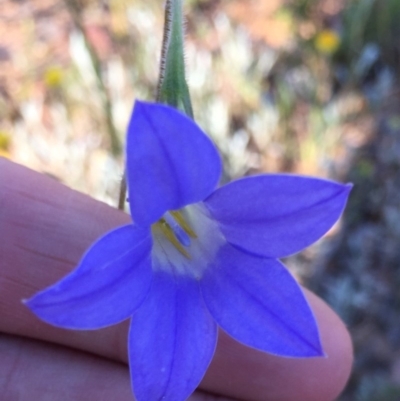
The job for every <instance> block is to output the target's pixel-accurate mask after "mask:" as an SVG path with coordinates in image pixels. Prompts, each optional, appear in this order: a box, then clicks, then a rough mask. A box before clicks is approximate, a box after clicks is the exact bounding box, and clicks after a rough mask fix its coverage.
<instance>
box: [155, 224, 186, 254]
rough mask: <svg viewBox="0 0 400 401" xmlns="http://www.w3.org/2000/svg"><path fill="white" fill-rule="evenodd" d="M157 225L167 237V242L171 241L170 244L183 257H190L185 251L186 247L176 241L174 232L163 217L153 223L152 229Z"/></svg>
mask: <svg viewBox="0 0 400 401" xmlns="http://www.w3.org/2000/svg"><path fill="white" fill-rule="evenodd" d="M157 227H158V228H159V229H160V230H161V232H162V233H163V235H164V236H165V237H166V238H167V239H168V241H169V242H171V244H172V245H174V247H175V248H176V249H177V250H178V251H179V252H180V253H181V254H182V255H183V256H185V257H187V258H188V259H190V255H189V253H188V252H187V251H186V249H185V248H184V247H183V246H182V244H181V243H180V242H179V241H178V239H177V238H176V236H175V232H174V231H173V230H172V228H171V227H170V226H169V224H167V222H166V221H165V220H164V219H161V220H160V221H159V222H158V223H156V224H155V225H153V230H157Z"/></svg>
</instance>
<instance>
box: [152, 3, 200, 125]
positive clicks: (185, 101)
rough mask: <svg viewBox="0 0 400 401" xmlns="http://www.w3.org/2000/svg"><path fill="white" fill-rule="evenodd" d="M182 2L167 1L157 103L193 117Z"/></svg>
mask: <svg viewBox="0 0 400 401" xmlns="http://www.w3.org/2000/svg"><path fill="white" fill-rule="evenodd" d="M183 18H184V17H183V4H182V0H167V4H166V9H165V23H164V36H163V45H162V50H161V63H160V76H159V81H158V89H157V101H158V102H161V103H166V104H168V105H170V106H172V107H176V108H178V109H181V110H182V111H184V112H185V113H186V114H187V115H188V116H189V117H191V118H193V109H192V103H191V100H190V93H189V88H188V85H187V83H186V72H185V54H184V23H183Z"/></svg>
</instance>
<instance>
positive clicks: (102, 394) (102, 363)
mask: <svg viewBox="0 0 400 401" xmlns="http://www.w3.org/2000/svg"><path fill="white" fill-rule="evenodd" d="M129 222H130V218H129V216H128V215H126V214H125V213H122V212H120V211H117V210H115V209H113V208H111V207H109V206H107V205H105V204H103V203H101V202H98V201H95V200H93V199H91V198H89V197H87V196H85V195H83V194H80V193H78V192H76V191H73V190H71V189H69V188H67V187H65V186H64V185H62V184H60V183H59V182H57V181H56V180H54V179H52V178H50V177H47V176H45V175H41V174H39V173H36V172H33V171H31V170H29V169H27V168H25V167H22V166H19V165H17V164H14V163H11V162H10V161H7V160H5V159H2V158H0V333H2V334H0V355H1V358H0V394H2V400H3V401H14V400H19V401H25V400H27V401H28V400H29V401H30V400H32V399H40V400H41V401H50V400H52V401H53V400H55V399H57V400H58V401H64V400H68V401H84V400H87V399H95V400H97V401H103V400H104V401H105V400H115V401H125V400H126V401H132V400H133V396H132V393H131V388H130V381H129V371H128V367H127V364H126V363H127V350H126V340H127V330H128V322H123V323H121V324H119V325H115V326H112V327H109V328H106V329H102V330H96V331H70V330H63V329H58V328H55V327H52V326H50V325H47V324H46V323H43V322H41V321H40V320H38V319H37V318H36V317H35V316H34V315H33V314H32V313H31V312H30V311H29V309H28V308H27V307H26V306H24V304H23V303H22V302H21V300H22V299H26V298H29V297H31V296H32V295H33V294H34V293H35V292H37V291H38V290H41V289H43V288H45V287H47V286H48V285H50V284H53V283H54V282H55V281H57V280H59V279H60V278H62V277H63V276H65V274H67V273H68V272H69V271H71V270H72V269H73V268H74V267H75V266H76V264H77V263H78V261H79V260H80V258H81V256H82V254H83V253H84V251H85V249H86V248H87V247H88V246H89V245H90V244H91V243H92V242H93V241H94V240H96V239H97V238H98V237H99V236H100V235H102V234H104V233H105V232H106V231H109V230H110V229H112V228H114V227H116V226H119V225H122V224H126V223H129ZM305 294H306V296H307V298H308V300H309V302H310V305H311V308H312V309H313V311H314V314H315V316H316V319H317V321H318V325H319V328H320V332H321V338H322V343H323V345H324V350H325V352H326V354H327V356H326V357H322V358H308V359H307V358H299V359H294V358H282V357H277V356H273V355H269V354H266V353H263V352H259V351H256V350H254V349H251V348H248V347H246V346H244V345H241V344H239V343H238V342H236V341H235V340H233V339H231V338H230V337H229V336H228V335H226V334H225V333H223V332H220V335H219V341H218V346H217V350H216V353H215V356H214V359H213V361H212V363H211V365H210V367H209V369H208V371H207V373H206V375H205V377H204V379H203V381H202V382H201V384H200V386H199V391H198V392H197V393H195V394H194V395H193V396H192V397H191V398H190V401H212V400H219V401H223V400H243V401H269V400H270V401H332V400H334V399H335V398H336V397H337V396H338V395H339V393H340V392H341V391H342V389H343V387H344V386H345V384H346V382H347V380H348V377H349V374H350V370H351V365H352V360H353V350H352V344H351V340H350V336H349V334H348V332H347V330H346V328H345V326H344V325H343V323H342V322H341V321H340V319H339V318H338V316H337V315H336V314H335V313H334V312H333V311H332V310H331V309H330V308H329V307H328V306H327V305H326V304H325V303H324V302H323V301H322V300H321V299H319V298H318V297H317V296H315V295H313V294H311V293H310V292H308V291H307V290H305Z"/></svg>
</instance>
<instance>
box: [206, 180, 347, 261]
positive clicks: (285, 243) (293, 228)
mask: <svg viewBox="0 0 400 401" xmlns="http://www.w3.org/2000/svg"><path fill="white" fill-rule="evenodd" d="M350 190H351V185H342V184H338V183H336V182H333V181H328V180H323V179H318V178H309V177H302V176H296V175H285V174H278V175H260V176H254V177H248V178H243V179H240V180H237V181H234V182H232V183H230V184H228V185H225V186H223V187H222V188H219V189H218V190H216V191H215V192H214V193H213V194H211V196H209V197H208V198H207V199H206V201H205V204H206V206H207V208H208V209H209V211H210V213H211V214H212V216H213V217H214V218H215V219H216V220H217V221H218V222H219V223H220V228H221V231H222V232H223V234H224V235H225V237H226V239H227V241H228V242H230V243H232V244H234V245H236V246H237V247H240V248H242V249H244V250H246V251H248V252H251V253H255V254H257V255H261V256H265V257H269V258H281V257H284V256H288V255H291V254H293V253H296V252H299V251H301V250H302V249H304V248H306V247H307V246H309V245H311V244H312V243H314V242H315V241H317V240H318V239H319V238H321V237H322V236H323V235H324V234H325V233H326V232H327V231H328V230H329V229H330V228H331V227H332V225H333V224H334V223H335V222H336V221H337V220H338V218H339V217H340V215H341V213H342V211H343V209H344V207H345V204H346V201H347V198H348V195H349V192H350Z"/></svg>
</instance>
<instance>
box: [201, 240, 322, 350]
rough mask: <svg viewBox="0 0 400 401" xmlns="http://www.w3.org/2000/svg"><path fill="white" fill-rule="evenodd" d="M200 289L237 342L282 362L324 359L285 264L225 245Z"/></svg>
mask: <svg viewBox="0 0 400 401" xmlns="http://www.w3.org/2000/svg"><path fill="white" fill-rule="evenodd" d="M200 283H201V284H200V285H201V290H202V293H203V297H204V300H205V302H206V305H207V307H208V309H209V311H210V312H211V314H212V316H213V317H214V319H215V320H216V322H217V323H218V325H219V326H221V328H222V329H223V330H224V331H226V332H227V333H228V334H229V335H230V336H232V337H233V338H235V339H236V340H237V341H239V342H242V343H243V344H245V345H248V346H250V347H254V348H256V349H259V350H262V351H266V352H269V353H272V354H276V355H281V356H290V357H313V356H321V355H323V351H322V346H321V342H320V337H319V333H318V328H317V324H316V321H315V318H314V315H313V313H312V311H311V309H310V307H309V305H308V303H307V301H306V299H305V297H304V295H303V293H302V291H301V289H300V287H299V285H298V284H297V283H296V281H295V280H294V278H293V277H292V276H291V275H290V273H289V272H288V271H287V269H286V268H285V267H284V266H283V265H282V264H281V263H280V262H278V261H276V260H274V259H264V258H261V257H258V256H254V255H250V254H247V253H246V252H243V251H240V250H238V249H236V248H234V247H233V246H231V245H225V246H224V247H222V248H221V249H220V251H219V252H218V254H217V255H216V258H215V261H214V263H213V264H212V265H210V266H209V268H208V269H207V270H206V272H205V273H204V276H203V278H202V280H201V282H200Z"/></svg>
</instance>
